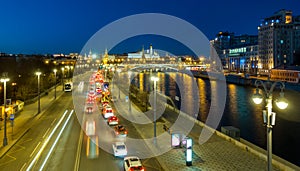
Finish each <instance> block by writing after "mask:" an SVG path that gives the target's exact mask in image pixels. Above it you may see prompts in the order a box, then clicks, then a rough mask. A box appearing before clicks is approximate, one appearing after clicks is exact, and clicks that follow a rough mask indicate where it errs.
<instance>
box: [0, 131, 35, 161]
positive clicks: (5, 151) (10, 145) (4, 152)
mask: <svg viewBox="0 0 300 171" xmlns="http://www.w3.org/2000/svg"><path fill="white" fill-rule="evenodd" d="M29 130H30V128H27V129H26V130H25V131H23V132H22V133H21V135H20V136H19V137H18V138H17V139H15V140H13V141H12V143H10V144H9V145H8V146H5V147H3V146H2V147H1V149H0V151H1V152H0V159H1V158H2V157H3V156H4V155H5V154H6V153H7V152H8V151H9V150H10V149H11V148H12V147H13V146H14V145H15V144H16V143H17V142H18V141H19V140H20V139H21V138H22V137H23V136H24V135H25V134H26V133H27V132H28V131H29Z"/></svg>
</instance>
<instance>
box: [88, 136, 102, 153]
mask: <svg viewBox="0 0 300 171" xmlns="http://www.w3.org/2000/svg"><path fill="white" fill-rule="evenodd" d="M98 155H99V148H98V137H97V136H94V137H89V136H88V139H87V143H86V156H87V158H89V159H94V158H97V157H98Z"/></svg>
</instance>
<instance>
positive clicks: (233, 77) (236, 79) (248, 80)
mask: <svg viewBox="0 0 300 171" xmlns="http://www.w3.org/2000/svg"><path fill="white" fill-rule="evenodd" d="M192 73H193V75H194V77H196V78H201V79H209V80H218V77H217V76H214V74H213V73H209V74H208V73H207V72H205V71H192ZM224 76H225V79H226V82H227V83H232V84H237V85H242V86H252V87H256V86H255V81H256V80H261V81H268V77H258V76H247V77H245V76H244V74H234V73H224ZM270 82H271V83H273V82H275V80H270ZM282 82H283V83H284V84H285V89H287V90H293V91H297V92H300V84H299V83H290V82H286V81H282Z"/></svg>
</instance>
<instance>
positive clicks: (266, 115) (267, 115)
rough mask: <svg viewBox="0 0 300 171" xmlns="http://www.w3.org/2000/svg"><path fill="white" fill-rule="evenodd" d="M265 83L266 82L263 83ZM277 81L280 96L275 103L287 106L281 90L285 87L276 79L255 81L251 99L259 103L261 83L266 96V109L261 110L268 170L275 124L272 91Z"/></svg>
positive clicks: (281, 106) (269, 168)
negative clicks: (254, 90)
mask: <svg viewBox="0 0 300 171" xmlns="http://www.w3.org/2000/svg"><path fill="white" fill-rule="evenodd" d="M265 83H267V84H265ZM277 83H278V84H279V85H280V89H281V92H280V97H279V98H278V99H276V100H275V103H276V105H277V107H278V108H279V109H285V108H287V106H288V102H287V100H286V99H285V98H284V93H283V90H284V88H285V85H284V83H283V82H281V81H276V82H274V83H273V84H272V85H271V82H269V81H267V82H263V81H261V80H256V81H255V86H256V93H255V94H254V95H253V97H252V100H253V101H254V103H255V104H260V103H261V102H262V100H263V97H262V95H261V94H259V89H258V86H259V85H262V86H263V89H264V93H265V97H266V109H267V110H263V120H264V124H266V127H267V160H268V161H267V162H268V171H271V170H272V128H273V126H274V125H275V118H276V114H275V113H274V112H272V93H273V90H274V88H275V87H276V85H277ZM268 85H269V86H270V85H271V86H270V87H271V88H270V89H268V87H267V86H268Z"/></svg>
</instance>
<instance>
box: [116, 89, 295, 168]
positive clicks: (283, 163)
mask: <svg viewBox="0 0 300 171" xmlns="http://www.w3.org/2000/svg"><path fill="white" fill-rule="evenodd" d="M121 90H122V93H123V92H124V93H125V94H128V92H126V90H125V89H123V88H122V89H121ZM139 93H142V92H137V94H136V93H131V94H130V100H131V101H132V104H134V105H135V106H136V107H137V108H139V110H140V111H142V112H146V111H149V110H151V107H150V106H148V107H146V108H145V106H144V105H143V99H140V98H137V96H139V95H138V94H139ZM159 106H166V111H169V112H167V113H169V114H167V115H166V113H164V114H163V116H164V117H167V118H169V119H167V118H164V119H163V120H168V121H169V120H170V118H171V117H175V118H178V117H179V116H177V115H180V116H182V117H185V118H187V119H189V120H192V121H193V122H194V123H196V124H197V125H199V126H200V127H201V130H202V129H204V128H205V129H206V130H208V131H209V132H211V134H212V135H213V136H216V137H219V138H221V139H222V140H221V139H219V140H218V141H217V142H218V144H219V145H220V142H222V143H224V144H222V146H224V145H225V144H226V147H229V146H231V145H229V144H233V145H234V146H236V147H237V149H236V150H233V148H235V147H232V148H231V147H230V149H231V150H229V149H227V150H229V151H230V154H231V158H230V159H232V158H234V156H232V155H233V151H235V152H234V153H236V155H237V156H238V155H240V154H241V153H243V155H242V156H243V158H244V157H246V155H247V156H248V155H249V154H251V156H252V155H253V156H256V157H257V159H254V158H256V157H253V158H251V160H249V161H248V162H249V163H252V164H253V162H257V161H259V160H261V161H264V162H266V161H267V155H266V154H267V152H266V150H264V149H262V148H260V147H258V146H256V145H254V144H252V143H250V142H248V141H247V140H244V139H242V138H240V141H238V140H235V139H234V138H232V137H229V136H227V135H225V134H224V133H222V132H220V131H218V130H215V129H212V128H210V127H209V126H208V125H206V124H205V123H204V122H201V121H199V120H197V119H196V118H194V117H192V116H190V115H189V114H186V113H183V112H182V111H180V112H179V110H178V109H177V108H176V107H174V106H172V105H170V104H167V103H166V102H165V101H159ZM172 121H173V122H174V120H172ZM172 121H170V123H168V124H167V125H173V122H172ZM143 129H144V128H143ZM197 130H199V129H197ZM192 135H195V132H194V133H192V134H191V135H189V136H192ZM193 139H194V142H197V141H198V138H197V137H193ZM212 139H214V140H215V139H217V138H212ZM224 140H225V141H224ZM214 142H215V141H214ZM211 144H212V142H209V143H206V144H202V145H199V144H197V143H196V144H195V146H194V148H193V149H194V150H195V154H199V155H197V156H199V157H200V158H201V159H203V160H205V161H206V163H209V162H211V161H210V159H209V156H206V154H205V153H203V150H204V149H206V150H207V149H208V146H211ZM214 148H219V146H215V147H214ZM197 149H201V150H200V151H198V150H197ZM219 150H221V149H219ZM218 152H220V151H218ZM170 153H171V152H170ZM173 153H174V151H173V152H172V156H173V155H174V154H173ZM166 156H167V155H163V156H160V157H161V158H166ZM219 157H220V156H219ZM169 158H170V157H169ZM227 159H228V160H230V159H229V158H227ZM223 160H225V159H223ZM162 161H165V160H162ZM173 161H174V162H175V161H177V159H176V160H175V159H174V160H173ZM235 161H236V159H235ZM264 162H263V163H260V164H259V165H256V166H253V165H252V169H254V168H255V169H258V168H260V167H262V168H263V167H264V166H265V165H266V164H265V163H264ZM175 163H176V162H175ZM249 163H248V164H249ZM272 163H273V165H274V170H277V169H278V170H299V167H298V166H296V165H294V164H292V163H290V162H288V161H287V160H284V159H283V158H280V157H279V156H276V155H274V154H273V162H272ZM197 164H198V163H197V162H196V163H195V166H197ZM240 164H241V163H240ZM215 165H220V162H217V163H214V167H215ZM209 166H211V165H209ZM205 167H206V165H204V163H201V165H200V166H199V168H205ZM211 167H212V166H211ZM223 167H225V166H224V165H223ZM226 167H229V166H227V165H226ZM239 167H242V168H243V169H245V168H244V167H246V164H245V163H244V162H243V164H241V165H240V166H239Z"/></svg>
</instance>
